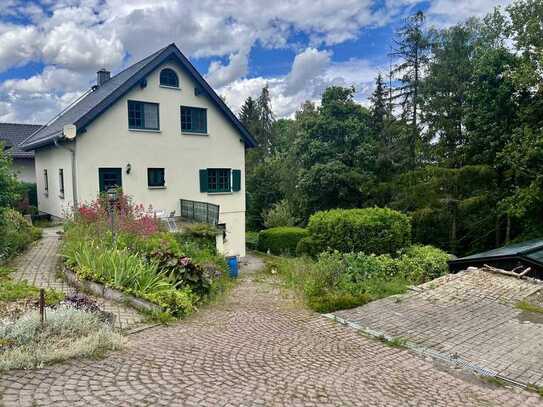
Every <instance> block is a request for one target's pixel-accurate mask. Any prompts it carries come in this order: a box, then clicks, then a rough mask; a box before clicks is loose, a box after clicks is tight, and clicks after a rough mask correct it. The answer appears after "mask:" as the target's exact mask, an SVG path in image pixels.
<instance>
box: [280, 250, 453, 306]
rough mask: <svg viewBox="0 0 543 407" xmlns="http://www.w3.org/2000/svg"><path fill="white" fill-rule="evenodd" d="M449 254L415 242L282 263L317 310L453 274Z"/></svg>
mask: <svg viewBox="0 0 543 407" xmlns="http://www.w3.org/2000/svg"><path fill="white" fill-rule="evenodd" d="M447 259H448V255H447V254H446V253H445V252H443V251H441V250H439V249H436V248H435V247H431V246H412V247H410V248H408V249H406V250H404V251H403V252H401V253H400V254H399V256H397V257H391V256H390V255H388V254H381V255H374V254H364V253H347V254H344V253H340V252H338V251H334V252H324V253H322V254H320V255H319V256H318V259H317V260H316V261H314V260H311V259H309V258H299V259H286V258H285V259H281V260H280V261H277V262H274V264H273V265H270V266H269V267H273V268H276V269H278V270H279V271H280V275H281V276H283V277H284V279H285V281H286V282H287V285H288V286H290V287H293V288H296V289H298V290H299V291H300V292H301V293H302V294H303V296H304V298H305V300H306V302H307V304H308V306H309V307H310V308H312V309H313V310H315V311H317V312H331V311H335V310H337V309H345V308H351V307H354V306H358V305H362V304H365V303H367V302H369V301H373V300H376V299H379V298H384V297H388V296H390V295H395V294H401V293H403V292H405V291H406V290H407V287H408V286H410V285H413V284H419V283H422V282H425V281H428V280H431V279H433V278H436V277H439V276H441V275H443V274H445V273H447Z"/></svg>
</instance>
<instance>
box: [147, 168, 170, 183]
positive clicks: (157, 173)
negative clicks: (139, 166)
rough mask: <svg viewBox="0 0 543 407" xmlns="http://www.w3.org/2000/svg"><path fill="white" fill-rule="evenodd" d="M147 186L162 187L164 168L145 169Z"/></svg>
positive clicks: (164, 181)
mask: <svg viewBox="0 0 543 407" xmlns="http://www.w3.org/2000/svg"><path fill="white" fill-rule="evenodd" d="M147 185H148V186H149V187H164V186H165V185H166V180H165V178H164V168H147Z"/></svg>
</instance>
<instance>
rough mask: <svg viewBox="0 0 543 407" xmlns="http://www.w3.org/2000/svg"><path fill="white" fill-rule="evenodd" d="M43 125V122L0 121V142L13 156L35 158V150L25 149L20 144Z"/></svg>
mask: <svg viewBox="0 0 543 407" xmlns="http://www.w3.org/2000/svg"><path fill="white" fill-rule="evenodd" d="M41 127H42V125H41V124H23V123H0V142H1V143H3V145H4V151H5V152H6V153H7V154H9V155H10V156H11V157H13V158H33V157H34V152H33V151H24V150H22V149H21V148H20V146H21V144H22V143H23V141H25V140H26V139H27V138H28V137H29V136H30V135H32V134H33V133H35V132H36V131H37V130H39V129H40V128H41Z"/></svg>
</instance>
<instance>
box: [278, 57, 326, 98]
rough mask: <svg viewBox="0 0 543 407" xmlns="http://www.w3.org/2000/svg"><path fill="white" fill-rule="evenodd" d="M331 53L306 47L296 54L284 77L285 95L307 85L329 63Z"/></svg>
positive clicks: (298, 90)
mask: <svg viewBox="0 0 543 407" xmlns="http://www.w3.org/2000/svg"><path fill="white" fill-rule="evenodd" d="M330 57H331V53H330V52H329V51H319V50H317V49H315V48H308V49H306V50H305V51H304V52H302V53H300V54H298V55H296V57H295V58H294V62H293V63H292V69H291V71H290V73H289V74H288V76H287V77H286V80H285V82H286V89H285V95H287V96H289V95H293V94H296V93H298V92H300V91H301V90H302V89H304V88H306V87H307V86H309V85H310V84H311V83H312V82H313V81H314V80H315V79H316V78H318V77H319V76H320V75H321V74H322V72H323V71H324V69H326V67H328V65H329V64H330Z"/></svg>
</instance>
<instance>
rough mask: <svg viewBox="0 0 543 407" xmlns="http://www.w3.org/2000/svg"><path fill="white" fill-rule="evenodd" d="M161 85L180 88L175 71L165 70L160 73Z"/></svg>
mask: <svg viewBox="0 0 543 407" xmlns="http://www.w3.org/2000/svg"><path fill="white" fill-rule="evenodd" d="M160 84H161V85H162V86H169V87H171V88H178V87H179V78H178V77H177V74H176V73H175V71H174V70H173V69H170V68H165V69H163V70H162V71H160Z"/></svg>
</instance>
